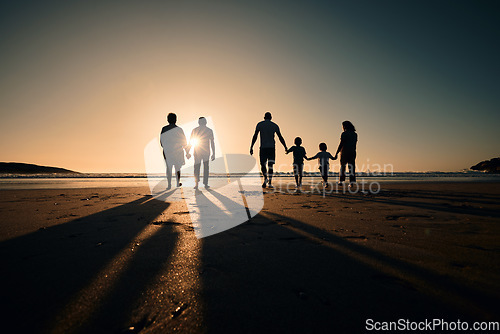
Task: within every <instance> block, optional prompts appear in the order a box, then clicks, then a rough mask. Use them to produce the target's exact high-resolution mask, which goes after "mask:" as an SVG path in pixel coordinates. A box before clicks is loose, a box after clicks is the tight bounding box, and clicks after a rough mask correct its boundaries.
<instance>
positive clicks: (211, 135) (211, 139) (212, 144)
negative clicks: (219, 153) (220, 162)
mask: <svg viewBox="0 0 500 334" xmlns="http://www.w3.org/2000/svg"><path fill="white" fill-rule="evenodd" d="M210 146H211V147H212V161H214V160H215V141H214V132H213V131H211V132H210Z"/></svg>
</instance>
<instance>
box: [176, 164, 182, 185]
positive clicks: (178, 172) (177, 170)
mask: <svg viewBox="0 0 500 334" xmlns="http://www.w3.org/2000/svg"><path fill="white" fill-rule="evenodd" d="M175 176H176V179H177V187H180V186H182V183H181V166H180V165H175Z"/></svg>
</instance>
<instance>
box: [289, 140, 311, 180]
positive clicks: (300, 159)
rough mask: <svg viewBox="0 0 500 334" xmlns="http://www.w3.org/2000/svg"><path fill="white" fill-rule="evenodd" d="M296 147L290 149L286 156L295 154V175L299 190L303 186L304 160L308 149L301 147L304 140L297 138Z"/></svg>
mask: <svg viewBox="0 0 500 334" xmlns="http://www.w3.org/2000/svg"><path fill="white" fill-rule="evenodd" d="M294 143H295V146H292V147H290V148H289V149H288V150H286V154H288V153H290V152H293V175H294V176H295V183H296V184H297V188H299V187H300V186H301V185H302V172H303V170H304V158H306V159H307V157H306V149H305V148H303V147H302V146H300V145H301V144H302V138H300V137H297V138H295V141H294Z"/></svg>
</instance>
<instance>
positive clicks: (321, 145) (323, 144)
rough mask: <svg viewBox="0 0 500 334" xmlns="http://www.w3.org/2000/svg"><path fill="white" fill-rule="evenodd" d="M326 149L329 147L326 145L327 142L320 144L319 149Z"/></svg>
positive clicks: (324, 150)
mask: <svg viewBox="0 0 500 334" xmlns="http://www.w3.org/2000/svg"><path fill="white" fill-rule="evenodd" d="M326 149H327V147H326V144H325V143H321V144H319V150H320V151H323V152H326Z"/></svg>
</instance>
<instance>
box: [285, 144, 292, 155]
mask: <svg viewBox="0 0 500 334" xmlns="http://www.w3.org/2000/svg"><path fill="white" fill-rule="evenodd" d="M285 152H286V154H288V153H290V152H293V146H292V147H290V148H289V149H287V150H285Z"/></svg>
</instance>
